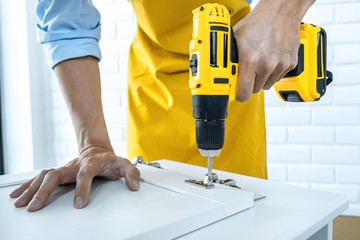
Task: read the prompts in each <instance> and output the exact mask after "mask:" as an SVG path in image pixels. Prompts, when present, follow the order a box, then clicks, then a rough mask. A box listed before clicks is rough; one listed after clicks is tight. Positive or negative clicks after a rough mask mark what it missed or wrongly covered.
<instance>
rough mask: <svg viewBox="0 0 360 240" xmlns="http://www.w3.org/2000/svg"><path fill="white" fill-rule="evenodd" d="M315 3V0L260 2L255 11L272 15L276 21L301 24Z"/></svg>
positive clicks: (262, 0)
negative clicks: (282, 20) (284, 20)
mask: <svg viewBox="0 0 360 240" xmlns="http://www.w3.org/2000/svg"><path fill="white" fill-rule="evenodd" d="M314 2H315V0H260V2H259V3H258V4H257V6H256V8H255V9H257V8H258V10H260V9H261V10H265V11H266V12H267V13H268V14H272V15H273V16H274V20H275V19H276V18H277V19H289V20H293V21H296V22H301V21H302V19H303V17H304V15H305V13H306V12H307V10H308V9H309V8H310V7H311V5H312V4H313V3H314ZM255 9H254V10H255ZM261 12H263V11H261Z"/></svg>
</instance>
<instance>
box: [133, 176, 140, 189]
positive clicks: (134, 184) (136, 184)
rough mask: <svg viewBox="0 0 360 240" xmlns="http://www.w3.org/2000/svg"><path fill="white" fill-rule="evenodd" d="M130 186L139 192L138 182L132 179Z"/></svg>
mask: <svg viewBox="0 0 360 240" xmlns="http://www.w3.org/2000/svg"><path fill="white" fill-rule="evenodd" d="M131 185H132V186H133V188H134V189H135V190H139V180H137V179H135V178H133V180H131Z"/></svg>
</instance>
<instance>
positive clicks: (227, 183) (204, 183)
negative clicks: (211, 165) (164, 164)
mask: <svg viewBox="0 0 360 240" xmlns="http://www.w3.org/2000/svg"><path fill="white" fill-rule="evenodd" d="M210 181H211V182H212V183H217V184H223V185H225V186H229V187H233V188H237V189H241V188H240V187H239V186H237V185H236V181H235V180H233V179H219V177H218V175H217V174H216V173H212V174H211V175H210V176H208V174H206V176H205V179H204V181H197V180H195V179H188V180H185V181H184V182H185V183H189V184H192V185H195V186H198V187H203V188H206V189H211V188H214V185H213V184H208V183H209V182H210Z"/></svg>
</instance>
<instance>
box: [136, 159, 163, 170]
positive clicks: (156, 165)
mask: <svg viewBox="0 0 360 240" xmlns="http://www.w3.org/2000/svg"><path fill="white" fill-rule="evenodd" d="M131 163H132V165H134V166H136V165H137V164H143V165H148V166H150V167H156V168H161V169H162V167H161V166H160V163H158V162H145V160H144V158H143V157H134V158H133V160H132V161H131Z"/></svg>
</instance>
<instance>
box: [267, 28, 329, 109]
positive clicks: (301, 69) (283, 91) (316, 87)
mask: <svg viewBox="0 0 360 240" xmlns="http://www.w3.org/2000/svg"><path fill="white" fill-rule="evenodd" d="M331 82H332V73H331V72H330V71H328V70H327V69H326V32H325V30H324V29H322V28H321V27H318V26H315V25H312V24H305V23H302V24H301V25H300V47H299V51H298V64H297V66H296V67H295V68H294V69H293V70H291V71H290V72H288V73H287V74H286V75H285V77H284V78H282V79H281V80H280V81H278V82H277V83H275V85H274V87H275V90H276V92H277V94H278V95H279V97H280V98H281V99H282V100H283V101H289V102H310V101H317V100H319V99H320V98H321V97H322V96H324V94H325V92H326V86H327V85H329V84H330V83H331Z"/></svg>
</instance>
